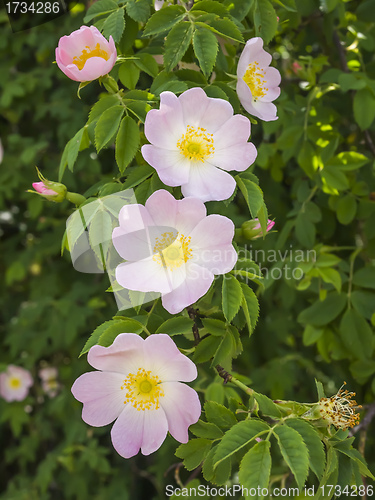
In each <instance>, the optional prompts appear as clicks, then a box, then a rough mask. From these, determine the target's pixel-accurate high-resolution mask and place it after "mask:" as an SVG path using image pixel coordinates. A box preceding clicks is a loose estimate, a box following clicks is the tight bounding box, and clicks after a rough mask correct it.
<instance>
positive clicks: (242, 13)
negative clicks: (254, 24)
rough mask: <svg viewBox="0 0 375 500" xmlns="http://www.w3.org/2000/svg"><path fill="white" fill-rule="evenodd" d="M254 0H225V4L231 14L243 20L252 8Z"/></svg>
mask: <svg viewBox="0 0 375 500" xmlns="http://www.w3.org/2000/svg"><path fill="white" fill-rule="evenodd" d="M253 3H254V0H224V5H225V6H226V8H227V9H228V11H229V13H230V15H231V16H233V17H235V18H236V19H237V20H238V21H243V20H244V19H245V17H246V16H247V14H248V12H249V10H250V9H251V7H252V5H253Z"/></svg>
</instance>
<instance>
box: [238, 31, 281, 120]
mask: <svg viewBox="0 0 375 500" xmlns="http://www.w3.org/2000/svg"><path fill="white" fill-rule="evenodd" d="M271 61H272V56H271V54H269V53H268V52H266V51H265V50H264V49H263V40H262V39H261V38H259V37H256V38H251V39H250V40H248V41H247V42H246V45H245V48H244V50H243V51H242V54H241V56H240V59H239V61H238V66H237V94H238V98H239V100H240V101H241V104H242V106H243V107H244V108H245V109H246V111H247V112H248V113H249V114H250V115H254V116H256V117H257V118H260V119H261V120H264V121H266V122H268V121H273V120H277V118H278V117H277V116H276V112H277V109H276V106H275V105H274V104H273V103H272V101H274V100H275V99H276V98H277V97H279V95H280V87H279V85H280V81H281V77H280V73H279V71H278V70H277V69H276V68H272V67H269V66H270V63H271Z"/></svg>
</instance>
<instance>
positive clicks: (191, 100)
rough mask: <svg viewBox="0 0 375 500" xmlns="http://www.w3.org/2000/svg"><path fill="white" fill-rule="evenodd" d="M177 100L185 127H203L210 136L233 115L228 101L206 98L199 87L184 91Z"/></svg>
mask: <svg viewBox="0 0 375 500" xmlns="http://www.w3.org/2000/svg"><path fill="white" fill-rule="evenodd" d="M178 99H179V101H180V103H181V106H182V111H183V116H184V123H185V126H187V125H191V126H193V127H203V128H204V129H206V130H207V131H208V132H209V133H211V134H213V133H214V132H216V130H218V129H219V128H220V127H221V126H222V124H223V123H225V122H226V121H227V120H229V118H230V117H231V116H232V115H233V108H232V106H231V105H230V104H229V102H228V101H225V100H224V99H215V98H212V97H207V95H206V93H205V92H204V90H203V89H201V88H200V87H195V88H192V89H189V90H186V91H185V92H184V93H183V94H181V95H180V97H179V98H178Z"/></svg>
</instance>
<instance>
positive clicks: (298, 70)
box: [292, 61, 303, 75]
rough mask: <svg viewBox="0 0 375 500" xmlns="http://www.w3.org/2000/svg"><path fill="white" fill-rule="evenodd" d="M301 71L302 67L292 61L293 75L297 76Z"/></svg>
mask: <svg viewBox="0 0 375 500" xmlns="http://www.w3.org/2000/svg"><path fill="white" fill-rule="evenodd" d="M301 69H303V68H302V66H301V65H300V64H299V63H298V62H297V61H294V63H293V64H292V70H293V73H295V74H296V75H297V74H298V73H299V72H300V71H301Z"/></svg>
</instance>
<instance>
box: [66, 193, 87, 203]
mask: <svg viewBox="0 0 375 500" xmlns="http://www.w3.org/2000/svg"><path fill="white" fill-rule="evenodd" d="M65 198H66V199H67V200H68V201H70V202H71V203H74V204H75V205H77V206H79V205H82V203H83V202H85V201H86V198H85V197H84V196H82V195H81V194H79V193H70V192H69V191H68V192H67V193H66V196H65Z"/></svg>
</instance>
